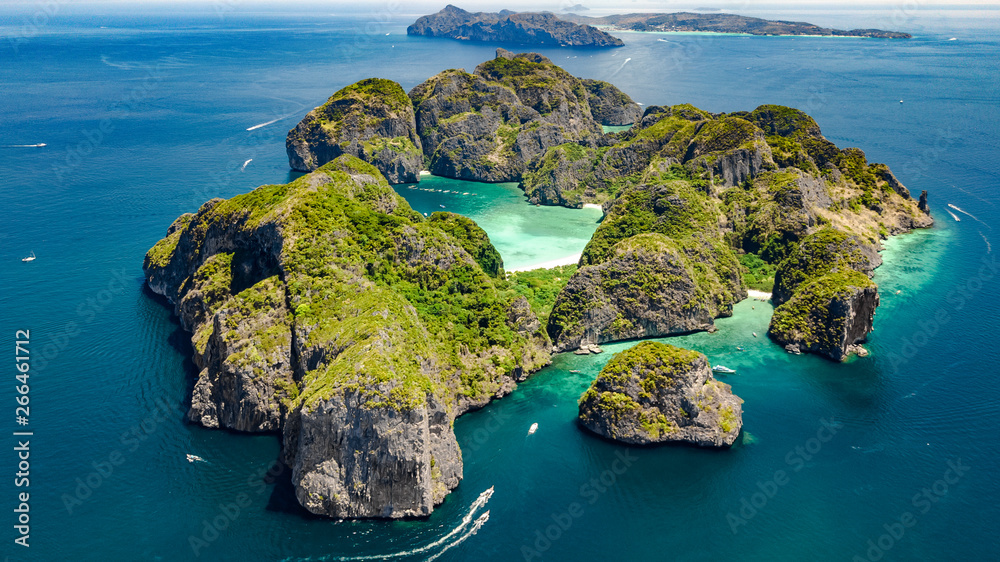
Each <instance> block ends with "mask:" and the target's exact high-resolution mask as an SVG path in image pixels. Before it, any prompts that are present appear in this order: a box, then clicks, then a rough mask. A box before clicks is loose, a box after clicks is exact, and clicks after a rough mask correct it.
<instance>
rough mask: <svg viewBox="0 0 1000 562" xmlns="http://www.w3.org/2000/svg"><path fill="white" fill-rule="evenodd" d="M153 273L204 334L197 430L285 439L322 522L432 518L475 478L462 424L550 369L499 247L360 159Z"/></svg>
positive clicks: (202, 235) (214, 227)
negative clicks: (469, 475) (467, 478)
mask: <svg viewBox="0 0 1000 562" xmlns="http://www.w3.org/2000/svg"><path fill="white" fill-rule="evenodd" d="M470 252H471V253H470ZM484 266H485V267H486V268H487V269H488V270H489V271H486V270H484ZM143 269H144V271H145V275H146V278H147V282H148V284H149V287H150V288H151V289H152V290H153V291H154V292H156V293H158V294H161V295H163V296H165V297H166V298H167V300H168V301H169V302H170V303H171V304H172V305H173V307H174V311H175V312H176V313H177V315H178V316H179V318H180V321H181V324H182V326H183V327H184V328H185V329H187V330H188V331H190V332H191V333H192V343H193V345H194V348H195V352H194V361H195V364H196V365H197V366H198V368H199V369H200V371H201V372H200V374H199V376H198V380H197V382H196V384H195V388H194V391H193V396H192V404H191V409H190V412H189V418H190V419H191V420H192V421H194V422H196V423H201V424H203V425H205V426H208V427H226V428H232V429H238V430H241V431H268V432H271V431H274V432H280V433H281V435H282V441H283V447H282V458H283V460H284V461H285V462H286V463H287V464H288V465H289V466H290V467H291V468H292V482H293V484H294V485H295V492H296V495H297V497H298V499H299V502H300V503H301V504H302V505H303V506H305V507H306V508H307V509H308V510H310V511H312V512H313V513H317V514H322V515H328V516H331V517H392V518H395V517H410V516H424V515H427V514H429V513H430V512H431V511H432V510H433V509H434V506H435V505H437V504H438V503H440V502H441V501H442V500H443V499H444V497H445V495H447V493H448V492H449V491H450V490H451V489H453V488H454V487H455V486H456V485H458V482H459V481H460V480H461V477H462V461H461V452H460V451H459V449H458V445H457V442H456V440H455V435H454V433H453V430H452V425H451V424H452V421H453V420H454V418H455V417H456V416H458V415H460V414H461V413H462V412H464V411H466V410H468V409H469V408H473V407H479V406H482V405H484V404H485V403H487V402H488V401H489V400H490V399H492V398H494V397H499V396H503V395H505V394H507V393H509V392H510V391H511V390H512V389H513V388H514V386H515V385H516V383H517V382H518V381H521V380H523V379H524V378H525V377H527V375H528V374H529V373H531V372H532V371H535V370H537V369H538V368H540V367H541V366H542V365H544V364H546V363H547V362H548V359H549V348H550V345H551V344H550V342H549V340H548V338H547V337H546V335H545V333H544V331H543V330H541V328H540V325H539V322H538V320H537V318H536V317H535V316H534V314H533V313H532V311H531V309H530V308H529V307H528V305H527V302H526V301H525V299H524V297H518V296H517V295H516V294H515V293H514V291H513V290H512V289H511V287H509V286H508V285H507V284H506V282H505V281H504V280H503V278H502V262H499V256H498V255H497V254H496V251H495V249H493V248H492V245H491V244H490V243H489V239H488V237H487V236H486V234H485V233H484V232H482V230H481V229H479V227H478V226H476V225H475V223H473V222H472V221H469V220H468V219H464V218H462V217H456V216H445V215H442V216H437V217H435V218H433V219H425V218H423V217H422V216H421V215H420V214H419V213H416V212H415V211H413V210H411V209H410V207H409V206H408V205H407V203H406V202H405V200H403V199H402V198H401V197H399V196H398V195H397V194H396V193H395V192H394V191H393V190H392V188H391V187H389V185H388V183H387V182H386V180H385V178H383V177H382V175H381V174H380V173H379V172H378V170H377V169H376V168H374V167H373V166H371V165H369V164H366V163H364V162H361V161H360V160H358V159H357V158H354V157H352V156H340V157H338V158H337V159H335V160H334V161H333V162H331V163H329V164H326V165H325V166H323V167H321V168H320V169H318V170H317V171H315V172H313V173H311V174H309V175H307V176H304V177H302V178H299V179H297V180H295V181H294V182H292V183H290V184H287V185H268V186H262V187H260V188H258V189H256V190H254V191H252V192H250V193H247V194H244V195H240V196H237V197H234V198H233V199H230V200H227V201H223V200H219V199H216V200H212V201H210V202H208V203H206V204H205V205H203V206H202V207H201V209H199V211H198V213H196V214H193V215H192V214H188V215H184V216H182V217H181V218H179V219H178V220H177V221H175V223H174V224H173V225H171V227H170V229H169V231H168V235H167V237H166V238H164V239H163V240H161V241H160V242H159V243H157V244H156V245H155V246H154V247H153V248H152V249H151V250H150V251H149V252H148V254H147V256H146V260H145V262H144V266H143ZM515 311H516V313H515Z"/></svg>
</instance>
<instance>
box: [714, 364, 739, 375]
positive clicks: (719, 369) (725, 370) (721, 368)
mask: <svg viewBox="0 0 1000 562" xmlns="http://www.w3.org/2000/svg"><path fill="white" fill-rule="evenodd" d="M712 372H713V373H716V374H720V375H731V374H733V373H735V372H736V369H730V368H729V367H726V366H725V365H716V366H714V367H712Z"/></svg>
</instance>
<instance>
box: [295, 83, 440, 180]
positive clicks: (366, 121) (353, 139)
mask: <svg viewBox="0 0 1000 562" xmlns="http://www.w3.org/2000/svg"><path fill="white" fill-rule="evenodd" d="M416 131H417V127H416V121H415V118H414V113H413V106H412V104H411V103H410V100H409V98H407V96H406V92H404V91H403V89H402V87H400V86H399V84H397V83H395V82H393V81H391V80H384V79H381V78H369V79H367V80H362V81H360V82H358V83H356V84H352V85H350V86H347V87H346V88H343V89H341V90H339V91H338V92H336V93H335V94H333V96H331V97H330V99H329V100H327V102H326V103H325V104H323V105H321V106H319V107H317V108H316V109H314V110H312V111H310V112H309V114H308V115H306V116H305V118H303V119H302V121H301V122H300V123H299V124H298V125H296V126H295V128H294V129H292V130H291V131H289V133H288V137H287V139H286V140H285V148H286V151H287V152H288V163H289V165H290V166H291V167H292V169H293V170H299V171H303V172H311V171H313V170H315V169H317V168H319V167H320V166H322V165H323V164H326V163H327V162H330V161H332V160H334V159H335V158H337V157H338V156H340V155H342V154H349V155H351V156H356V157H358V158H360V159H362V160H364V161H366V162H369V163H371V164H373V165H374V166H375V167H376V168H378V170H379V171H380V172H382V174H383V175H384V176H385V178H386V179H387V180H389V183H409V182H415V181H417V179H418V175H419V172H420V169H421V167H422V164H423V153H422V151H421V146H420V138H419V137H418V136H417V132H416Z"/></svg>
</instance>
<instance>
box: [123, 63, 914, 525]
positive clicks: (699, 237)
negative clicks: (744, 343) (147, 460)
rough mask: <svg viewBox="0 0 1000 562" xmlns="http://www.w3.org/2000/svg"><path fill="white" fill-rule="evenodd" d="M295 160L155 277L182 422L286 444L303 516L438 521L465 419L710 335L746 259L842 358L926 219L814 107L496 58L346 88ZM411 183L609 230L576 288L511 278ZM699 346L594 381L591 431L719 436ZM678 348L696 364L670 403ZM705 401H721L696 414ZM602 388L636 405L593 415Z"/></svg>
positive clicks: (801, 333) (782, 320)
mask: <svg viewBox="0 0 1000 562" xmlns="http://www.w3.org/2000/svg"><path fill="white" fill-rule="evenodd" d="M629 122H632V123H634V125H633V126H632V127H631V128H630V129H629V130H627V131H623V132H618V133H609V134H604V133H603V132H602V129H601V126H602V125H621V124H627V123H629ZM286 147H287V149H288V156H289V163H290V165H291V167H293V168H295V169H300V170H303V171H307V172H309V173H308V174H307V175H304V176H302V177H300V178H298V179H296V180H295V181H293V182H291V183H289V184H285V185H265V186H261V187H259V188H257V189H255V190H254V191H252V192H250V193H246V194H243V195H239V196H236V197H234V198H232V199H229V200H221V199H213V200H211V201H209V202H207V203H205V204H204V205H203V206H202V207H201V208H200V209H199V210H198V212H197V213H189V214H185V215H182V216H181V217H179V218H178V219H177V220H176V221H175V222H174V223H173V224H172V225H171V226H170V228H169V229H168V231H167V235H166V237H165V238H164V239H163V240H161V241H160V242H158V243H157V244H156V245H155V246H154V247H153V248H152V249H150V250H149V252H148V253H147V255H146V258H145V262H144V264H143V270H144V274H145V276H146V280H147V284H148V286H149V287H150V289H151V290H152V291H153V292H155V293H157V294H159V295H162V296H163V297H165V298H166V300H167V302H168V303H169V304H170V305H171V306H172V308H173V310H174V312H175V313H176V314H177V316H178V317H179V319H180V322H181V326H182V327H183V328H184V329H185V330H187V331H188V332H190V334H191V341H192V344H193V348H194V357H193V359H194V363H195V365H196V366H197V367H198V370H199V371H200V372H199V374H198V376H197V381H196V383H195V385H194V389H193V391H192V403H191V408H190V411H189V413H188V418H189V419H190V420H191V421H192V422H194V423H199V424H201V425H204V426H206V427H220V428H229V429H234V430H239V431H246V432H274V433H279V434H280V435H281V439H282V453H281V460H282V461H283V462H284V463H286V464H287V465H288V466H289V467H291V474H292V483H293V485H294V488H295V494H296V497H297V499H298V501H299V503H300V504H302V505H303V506H304V507H305V508H306V509H308V510H309V511H311V512H313V513H316V514H321V515H325V516H330V517H337V518H359V517H383V518H399V517H411V516H426V515H428V514H430V513H431V512H432V511H433V509H434V507H435V506H436V505H438V504H439V503H440V502H441V501H443V499H444V498H445V496H446V495H447V494H448V493H449V492H450V491H451V490H452V489H454V488H455V486H457V485H458V483H459V482H460V481H461V478H462V457H461V451H460V450H459V448H458V444H457V441H456V439H455V435H454V431H453V428H452V422H453V421H454V419H455V418H456V417H457V416H459V415H461V414H462V413H464V412H466V411H468V410H470V409H474V408H479V407H481V406H483V405H485V404H486V403H488V402H489V401H491V400H493V399H495V398H500V397H502V396H504V395H506V394H508V393H509V392H511V391H512V390H513V389H514V388H515V386H516V385H517V383H518V382H520V381H523V380H524V379H525V378H526V377H528V376H529V375H530V374H531V373H532V372H534V371H537V370H538V369H540V368H542V367H543V366H545V365H547V364H548V363H549V361H550V357H551V354H552V353H556V352H561V351H569V350H575V349H585V350H591V349H594V347H595V346H597V344H600V343H604V342H612V341H621V340H627V339H634V338H648V337H657V336H666V335H671V334H678V333H682V332H690V331H694V330H712V329H714V319H715V318H718V317H722V316H728V315H731V314H732V306H733V304H734V303H736V302H739V301H740V300H742V299H743V298H745V297H746V294H747V286H746V280H745V271H744V266H743V265H742V264H741V258H742V257H743V256H748V255H753V256H755V257H756V258H757V259H759V260H761V261H763V262H766V263H768V264H772V265H773V266H774V267H775V268H776V269H777V274H776V278H775V290H774V295H775V297H774V298H775V305H776V306H777V308H776V309H775V311H774V315H773V317H772V320H771V327H770V331H769V335H770V336H771V338H772V339H773V340H774V341H776V342H777V343H779V344H781V345H784V346H786V347H787V348H788V349H789V350H795V351H804V352H812V353H816V354H819V355H822V356H824V357H828V358H830V359H833V360H842V359H843V358H844V357H846V356H847V355H848V354H849V353H850V351H851V350H852V349H854V348H853V347H852V346H854V345H856V344H858V343H860V342H862V341H864V339H865V337H866V336H867V334H868V333H869V332H870V331H871V328H872V318H873V315H874V312H875V308H876V307H877V306H878V289H877V287H876V286H875V284H874V283H873V282H872V281H871V278H870V277H871V274H872V272H873V271H874V268H875V267H877V266H878V264H879V262H880V260H879V257H878V249H879V247H880V241H881V240H882V239H884V238H886V237H888V236H891V235H894V234H899V233H902V232H906V231H908V230H910V229H913V228H923V227H928V226H930V225H931V224H932V222H933V221H932V219H931V218H930V215H929V212H928V207H927V197H926V193H924V194H922V195H921V197H920V200H919V201H916V200H914V199H913V198H912V197H911V196H910V194H909V192H908V191H907V190H906V188H905V187H904V186H903V185H902V184H901V183H900V182H899V181H898V180H897V179H896V178H895V176H893V174H892V172H891V171H889V169H888V167H886V166H884V165H882V164H873V163H869V162H867V160H866V158H865V155H864V153H863V152H862V151H860V150H858V149H853V148H848V149H839V148H838V147H836V146H835V145H833V143H831V142H829V141H827V140H826V139H825V138H824V137H823V135H822V134H821V132H820V129H819V126H818V125H817V124H816V122H815V121H814V120H813V119H812V118H810V117H809V116H808V115H806V114H804V113H802V112H801V111H798V110H795V109H791V108H787V107H782V106H770V105H768V106H761V107H759V108H757V109H755V110H753V111H741V112H735V113H729V114H712V113H709V112H705V111H702V110H699V109H697V108H695V107H693V106H690V105H676V106H669V107H666V106H653V107H648V108H646V109H645V111H642V110H641V109H640V108H639V106H638V105H637V104H635V103H634V102H633V101H632V100H631V98H629V97H628V95H627V94H625V93H623V92H621V91H620V90H618V89H617V88H615V87H614V86H613V85H611V84H609V83H606V82H599V81H593V80H585V79H580V78H577V77H575V76H572V75H570V74H569V73H567V72H566V71H564V70H563V69H561V68H559V67H558V66H556V65H554V64H553V63H552V62H551V61H549V60H548V59H547V58H545V57H544V56H541V55H538V54H536V53H522V54H514V53H512V52H509V51H505V50H502V49H500V50H498V51H497V56H496V58H495V59H492V60H490V61H487V62H484V63H483V64H480V65H479V66H478V67H477V68H476V69H475V71H474V72H473V73H467V72H465V71H464V70H459V69H451V70H445V71H443V72H441V73H439V74H437V75H436V76H433V77H431V78H429V79H428V80H427V81H425V82H423V83H422V84H420V85H418V86H416V87H415V88H414V89H413V90H411V91H410V92H409V93H406V92H404V91H403V89H402V88H401V87H399V85H398V84H396V83H395V82H392V81H390V80H385V79H369V80H363V81H361V82H359V83H357V84H353V85H351V86H348V87H346V88H344V89H342V90H340V91H338V92H336V93H335V94H334V95H333V96H332V97H331V98H330V100H329V101H328V102H327V103H326V104H324V105H323V106H320V107H319V108H317V109H316V110H314V111H312V112H310V113H309V115H307V116H306V117H305V118H304V119H303V121H302V122H301V123H299V124H298V125H297V126H296V127H295V128H294V129H293V130H292V131H290V132H289V134H288V138H287V141H286ZM422 169H429V170H431V171H432V172H434V173H435V174H438V175H442V176H447V177H452V178H459V179H468V180H478V181H519V182H520V183H521V186H522V188H523V189H524V191H525V195H526V196H527V197H528V199H529V201H532V202H535V203H537V204H545V205H563V206H567V207H580V206H582V205H583V204H588V203H589V204H600V205H602V206H603V208H604V211H605V217H604V220H603V221H602V222H601V224H600V226H599V227H598V228H597V230H596V231H595V233H594V236H593V238H592V239H591V241H590V242H589V244H588V245H587V246H586V248H585V250H584V252H583V256H582V258H581V260H580V263H579V267H576V268H573V269H572V274H571V275H570V276H569V278H568V279H567V278H566V277H565V276H564V275H559V276H554V275H553V276H547V277H546V276H544V275H535V276H532V275H520V274H519V275H516V276H515V275H511V276H508V275H506V274H505V272H504V270H503V262H502V259H501V257H500V255H499V253H498V252H497V251H496V249H495V248H494V247H493V245H492V244H491V243H490V241H489V237H488V236H487V234H486V233H485V232H484V231H482V229H481V228H479V227H478V226H477V225H476V224H475V223H474V222H473V221H472V220H470V219H468V218H466V217H462V216H459V215H454V214H451V213H435V214H433V215H431V216H430V217H424V216H422V215H421V214H420V213H417V212H415V211H413V210H412V209H411V208H410V207H409V205H408V204H407V203H406V201H405V200H404V199H403V198H402V197H400V196H399V195H398V194H397V193H396V192H395V191H394V190H393V188H392V187H391V185H390V184H391V183H398V182H407V181H412V180H415V179H419V172H420V170H422ZM542 295H544V297H543V296H542ZM552 295H556V296H555V297H554V298H553V297H552ZM540 319H543V320H544V321H543V320H540ZM642 346H643V347H642V348H641V349H640V350H639V351H637V352H636V353H640V352H643V351H650V348H649V346H647V345H646V344H642ZM637 347H638V346H637ZM654 351H655V350H654ZM661 351H662V350H661ZM691 353H693V352H683V353H682V352H681V351H679V350H671V351H670V352H669V353H667V352H665V351H664V352H662V353H661V352H659V351H657V352H656V353H653V354H652V355H654V356H657V357H660V359H657V361H660V363H656V362H654V363H653V365H654V366H653V367H651V368H650V369H649V372H648V373H646V374H643V373H645V371H643V372H640V371H637V370H633V371H631V372H632V374H631V375H629V377H632V378H630V379H629V380H630V381H633V382H635V384H636V385H639V386H638V387H635V386H634V385H632V382H628V384H624V383H622V384H618V383H621V382H622V380H624V379H621V377H618V378H615V377H612V376H607V377H604V379H603V382H601V381H602V379H601V378H600V377H599V378H598V381H595V386H594V387H593V390H594V393H590V391H588V393H590V398H588V399H587V400H584V401H583V403H582V404H581V413H582V414H586V416H587V419H588V420H590V421H585V420H582V418H581V420H582V421H581V422H582V423H584V426H585V427H590V428H591V429H593V430H594V431H596V432H598V433H601V434H603V435H607V436H609V437H611V438H618V437H622V438H623V439H631V441H629V442H637V443H638V442H643V440H648V441H649V442H654V441H656V440H664V439H666V440H681V441H689V442H694V443H698V444H707V445H720V444H721V445H726V444H731V443H732V441H731V439H730V437H732V438H735V434H734V433H733V432H734V431H735V432H736V433H738V432H739V428H738V426H739V421H738V419H739V415H738V412H739V409H738V407H736V406H734V405H733V404H732V399H735V400H738V399H737V398H735V397H732V395H731V393H729V394H727V392H728V389H726V388H723V387H724V386H725V385H721V383H716V382H713V381H712V380H711V378H710V373H709V377H708V378H705V377H703V376H702V375H704V374H705V369H707V362H704V361H703V358H699V357H695V356H694V355H690V354H691ZM667 357H673V358H675V359H676V358H677V357H682V358H684V361H686V362H687V363H685V365H687V366H684V367H683V368H681V367H677V368H678V369H680V370H678V371H676V372H677V373H678V375H677V376H670V377H667V378H670V379H671V380H672V381H673V382H672V384H673V386H671V385H666V386H662V388H661V385H660V382H662V380H663V379H662V377H661V376H660V375H662V374H663V373H662V372H661V371H662V370H663V368H664V367H662V365H666V363H664V361H666V359H665V358H667ZM627 360H628V355H627V356H626V358H625V359H622V360H621V361H619V360H617V358H616V359H613V360H612V362H614V364H616V365H619V364H622V363H621V362H622V361H627ZM671 361H673V359H671ZM661 363H662V365H661ZM609 364H610V363H609ZM671 364H673V363H671ZM656 365H660V366H656ZM682 371H683V372H684V373H686V374H685V375H684V376H683V377H682V376H681V375H680V374H679V373H681V372H682ZM671 372H674V371H671ZM649 373H651V374H649ZM657 373H660V375H658V374H657ZM647 375H648V376H647ZM614 381H618V383H615V382H614ZM642 381H647V382H645V383H643V382H642ZM650 381H651V382H650ZM657 381H659V382H657ZM643 384H645V385H646V386H647V387H649V389H647V388H645V387H643ZM677 385H680V386H677ZM681 387H683V391H682V388H681ZM636 388H642V389H643V390H642V391H641V392H644V393H646V394H648V395H649V396H645V395H643V394H640V393H639V391H638V390H636ZM650 389H655V390H656V392H657V393H659V394H655V396H654V393H653V392H651V390H650ZM689 391H690V392H689ZM691 392H694V394H693V395H692V394H691ZM699 392H701V396H702V399H701V401H702V405H708V410H703V409H701V408H700V407H698V400H695V402H693V403H694V404H695V406H696V408H695V409H697V410H698V411H697V412H695V411H692V409H690V408H689V406H687V405H683V404H689V402H684V400H690V399H691V398H690V396H695V398H697V397H698V393H699ZM595 393H596V396H595ZM605 393H611V395H610V396H613V397H612V398H610V400H612V403H618V402H622V403H624V402H625V398H622V397H627V398H628V399H629V400H631V401H633V402H635V403H637V404H640V406H641V407H640V408H639V409H638V410H637V411H639V412H642V414H641V415H639V414H636V415H637V416H638V417H635V416H632V417H626V418H622V420H620V422H619V421H618V420H617V419H611V418H606V417H602V415H601V412H603V411H604V409H602V408H601V405H602V404H604V399H603V398H600V397H601V396H604V395H605ZM664 393H665V394H664ZM661 394H662V395H661ZM619 395H620V396H621V397H619ZM681 396H683V397H684V398H683V399H682V398H681ZM585 397H586V396H585ZM671 397H673V398H671ZM599 398H600V399H599ZM654 398H655V399H654ZM668 398H669V400H668ZM584 403H585V404H587V405H588V406H587V408H586V409H585V408H584V406H583V404H584ZM717 406H718V407H717ZM727 407H728V408H729V410H726V409H725V408H727ZM681 408H683V410H684V412H686V413H687V414H688V419H681V418H677V417H676V416H675V414H677V413H680V410H681ZM729 411H732V415H730V414H729V413H727V412H729ZM656 412H660V413H659V414H657V413H656ZM661 414H662V415H663V416H664V418H660V417H659V416H660V415H661ZM692 416H693V417H692ZM682 418H683V416H682ZM664 419H665V420H666V421H664ZM588 423H589V424H591V425H587V424H588ZM647 426H648V427H647ZM675 426H676V428H677V429H676V431H675V430H674V429H673V428H675ZM654 427H655V428H656V429H657V433H656V437H655V438H654V437H652V435H653V433H652V431H651V429H652V428H654ZM685 428H687V429H685ZM667 429H671V431H667ZM668 434H669V435H668ZM625 436H628V437H625ZM674 437H676V438H677V439H674Z"/></svg>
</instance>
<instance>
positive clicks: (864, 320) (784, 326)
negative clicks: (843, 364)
mask: <svg viewBox="0 0 1000 562" xmlns="http://www.w3.org/2000/svg"><path fill="white" fill-rule="evenodd" d="M878 304H879V296H878V287H877V286H876V285H875V283H873V282H872V280H871V279H869V278H868V276H867V275H865V274H864V273H861V272H858V271H853V270H844V271H839V272H836V273H829V274H827V275H824V276H822V277H819V278H817V279H815V280H812V281H809V282H808V283H805V284H804V285H802V286H801V287H800V288H799V289H798V290H797V291H796V292H795V294H794V295H793V296H792V298H791V299H789V300H788V302H786V303H785V304H783V305H781V306H779V307H778V308H776V309H775V310H774V315H773V316H772V317H771V325H770V328H769V329H768V335H769V336H770V337H771V339H773V340H774V341H775V342H777V343H778V344H780V345H783V346H786V349H789V350H790V351H800V352H811V353H816V354H818V355H821V356H823V357H827V358H829V359H832V360H834V361H843V360H844V359H846V358H847V356H848V354H849V352H850V350H851V348H852V346H854V345H855V344H858V343H861V342H863V341H865V339H866V338H867V337H868V333H869V332H871V330H872V323H873V321H874V319H875V309H876V308H877V307H878Z"/></svg>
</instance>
